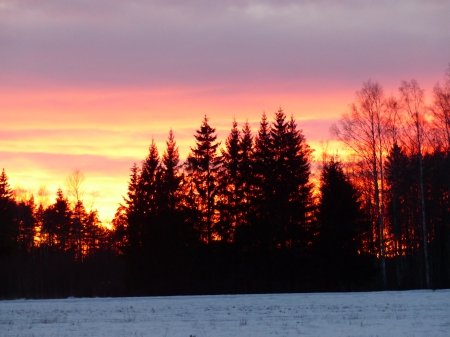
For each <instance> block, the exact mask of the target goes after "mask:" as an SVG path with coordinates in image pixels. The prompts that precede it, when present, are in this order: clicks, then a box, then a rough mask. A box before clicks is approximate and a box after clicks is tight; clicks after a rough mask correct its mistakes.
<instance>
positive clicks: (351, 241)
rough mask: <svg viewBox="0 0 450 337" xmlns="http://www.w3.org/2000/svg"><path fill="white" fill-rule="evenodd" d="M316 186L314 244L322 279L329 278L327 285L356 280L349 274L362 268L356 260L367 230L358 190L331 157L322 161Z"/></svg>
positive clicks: (368, 227)
mask: <svg viewBox="0 0 450 337" xmlns="http://www.w3.org/2000/svg"><path fill="white" fill-rule="evenodd" d="M319 190H320V199H319V204H318V213H317V220H318V223H319V235H318V239H317V241H316V246H317V247H316V248H317V251H318V252H319V258H320V263H321V268H322V270H323V277H324V278H325V280H324V281H325V282H329V281H331V283H330V284H329V285H328V289H333V288H334V289H340V288H339V287H338V288H336V286H338V285H339V286H341V287H342V286H345V285H348V284H350V283H352V282H353V281H356V280H355V279H353V280H352V278H354V276H355V274H357V273H358V269H361V268H362V270H366V268H363V267H362V266H361V265H360V263H359V262H358V261H359V260H360V259H359V256H360V255H361V254H362V248H363V247H362V244H361V242H362V241H363V238H364V235H367V232H369V231H370V224H369V223H368V222H367V221H365V220H364V214H363V212H362V211H361V202H360V200H359V199H360V194H359V192H358V191H357V190H356V189H355V188H354V187H353V185H352V184H351V182H350V181H349V179H348V178H347V177H346V176H345V174H344V172H343V169H342V164H341V163H340V162H339V161H335V160H334V159H331V160H330V161H328V162H325V163H324V167H323V169H322V173H321V176H320V188H319ZM360 276H361V275H360ZM344 289H345V288H344Z"/></svg>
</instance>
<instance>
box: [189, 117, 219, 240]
mask: <svg viewBox="0 0 450 337" xmlns="http://www.w3.org/2000/svg"><path fill="white" fill-rule="evenodd" d="M208 121H209V118H207V117H206V116H205V118H204V120H203V122H202V125H201V126H200V129H199V130H197V131H196V134H195V135H194V137H195V140H196V146H195V147H194V148H192V147H191V153H190V154H189V156H188V159H187V163H188V170H190V171H191V173H192V183H193V188H194V193H195V194H197V196H198V204H197V205H195V206H194V205H193V206H194V207H198V209H199V211H200V212H201V219H200V223H198V224H196V227H197V229H198V230H199V233H200V236H201V239H202V240H204V241H205V242H208V243H210V242H211V241H212V239H213V234H216V233H215V231H214V227H215V224H216V223H217V215H218V214H217V204H216V196H217V193H218V191H219V184H218V179H217V178H218V174H219V170H220V167H221V164H222V160H221V157H220V156H218V155H217V148H218V146H219V145H220V143H219V142H217V134H215V132H216V129H215V128H212V127H211V126H210V125H209V124H208Z"/></svg>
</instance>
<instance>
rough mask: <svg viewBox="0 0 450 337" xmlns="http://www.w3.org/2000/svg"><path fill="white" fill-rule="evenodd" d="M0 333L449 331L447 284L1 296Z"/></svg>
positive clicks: (186, 335) (260, 336)
mask: <svg viewBox="0 0 450 337" xmlns="http://www.w3.org/2000/svg"><path fill="white" fill-rule="evenodd" d="M0 336H14V337H16V336H36V337H37V336H107V337H114V336H181V337H193V336H196V337H203V336H227V337H229V336H255V337H256V336H257V337H265V336H391V337H392V336H416V337H417V336H450V290H440V291H434V292H433V291H405V292H373V293H322V294H280V295H278V294H277V295H236V296H234V295H233V296H231V295H223V296H185V297H141V298H69V299H63V300H15V301H0Z"/></svg>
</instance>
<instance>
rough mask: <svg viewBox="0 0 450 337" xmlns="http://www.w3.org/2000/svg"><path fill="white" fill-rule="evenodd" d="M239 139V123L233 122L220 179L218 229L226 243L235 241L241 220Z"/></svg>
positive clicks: (224, 153)
mask: <svg viewBox="0 0 450 337" xmlns="http://www.w3.org/2000/svg"><path fill="white" fill-rule="evenodd" d="M239 139H240V132H239V130H238V128H237V122H236V120H233V124H232V129H231V132H230V134H229V135H228V137H227V139H226V141H225V149H222V159H223V170H222V172H221V173H222V174H221V177H220V185H221V187H220V189H221V192H220V194H221V198H220V199H221V201H220V203H219V207H220V221H219V223H218V225H217V227H218V228H220V229H219V235H220V236H221V237H222V239H223V240H225V241H229V240H233V239H234V233H235V231H236V230H237V226H238V221H239V218H240V205H239V204H240V195H239V191H240V189H241V179H240V172H239V159H240V158H239V157H240V146H239V145H240V144H239Z"/></svg>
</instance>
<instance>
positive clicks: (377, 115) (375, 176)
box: [331, 81, 387, 287]
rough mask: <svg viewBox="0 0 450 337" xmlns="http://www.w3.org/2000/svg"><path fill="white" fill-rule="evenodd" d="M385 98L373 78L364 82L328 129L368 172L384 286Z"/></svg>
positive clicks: (370, 201) (369, 202)
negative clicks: (352, 99) (337, 119)
mask: <svg viewBox="0 0 450 337" xmlns="http://www.w3.org/2000/svg"><path fill="white" fill-rule="evenodd" d="M385 112H386V101H385V97H384V93H383V89H382V87H381V86H380V85H379V84H378V83H377V82H371V81H369V82H366V83H364V85H363V88H362V89H361V90H360V91H358V92H357V93H356V103H353V104H351V105H350V113H345V114H343V115H342V118H341V120H340V121H339V122H338V124H333V126H332V127H331V133H332V135H334V136H335V137H336V138H337V139H339V140H340V141H342V142H343V143H344V144H345V145H346V146H347V147H348V148H350V149H351V150H352V151H353V152H354V153H355V154H356V155H357V156H358V158H359V159H360V160H361V161H362V162H363V163H364V165H365V166H366V167H367V169H368V173H369V174H370V185H369V188H370V190H371V191H372V193H371V194H372V198H373V200H368V201H367V202H368V204H369V205H370V206H372V205H373V211H372V216H373V218H374V220H375V221H374V239H375V240H376V241H377V243H378V244H377V246H378V250H379V253H380V264H381V272H382V283H383V287H386V286H387V273H386V251H385V249H386V247H385V223H384V180H385V178H384V156H385V152H386V137H387V133H386V129H387V127H386V126H387V118H386V115H385Z"/></svg>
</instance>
